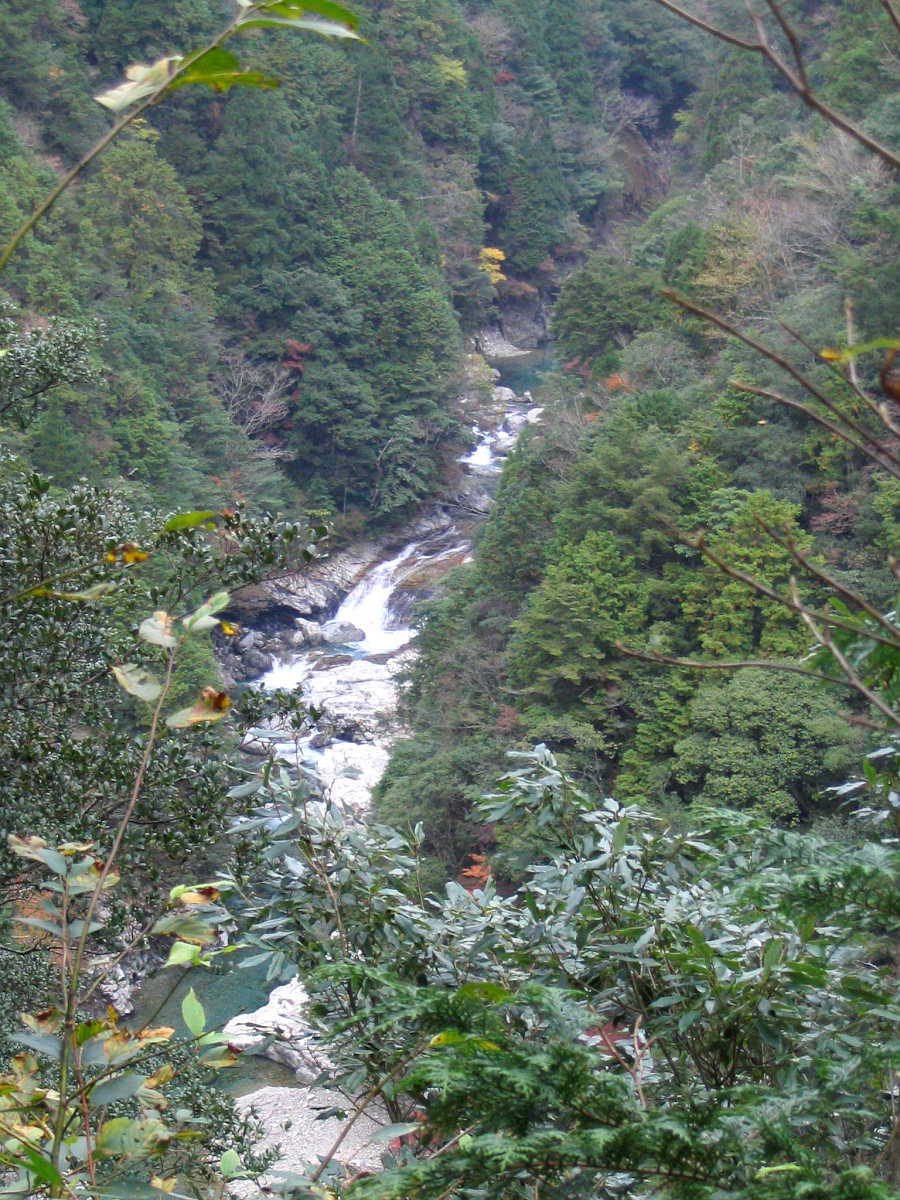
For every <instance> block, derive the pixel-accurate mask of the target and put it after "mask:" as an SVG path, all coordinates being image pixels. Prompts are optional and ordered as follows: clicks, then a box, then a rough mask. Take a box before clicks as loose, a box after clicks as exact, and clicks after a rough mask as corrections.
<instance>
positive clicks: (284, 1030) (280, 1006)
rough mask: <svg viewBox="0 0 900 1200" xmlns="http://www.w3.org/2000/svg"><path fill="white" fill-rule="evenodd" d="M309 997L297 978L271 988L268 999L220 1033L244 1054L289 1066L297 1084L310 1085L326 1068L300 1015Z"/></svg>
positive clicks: (327, 1064)
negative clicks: (261, 1056) (260, 1006)
mask: <svg viewBox="0 0 900 1200" xmlns="http://www.w3.org/2000/svg"><path fill="white" fill-rule="evenodd" d="M308 1002H309V997H308V996H307V994H306V989H305V988H304V986H303V984H302V983H301V982H300V980H299V979H292V980H291V981H290V983H285V984H282V985H281V987H277V988H275V989H274V990H273V991H272V992H271V993H270V995H269V999H268V1000H267V1001H266V1003H265V1004H264V1005H263V1006H262V1008H258V1009H256V1011H255V1012H252V1013H244V1014H243V1015H241V1016H239V1017H232V1018H231V1020H230V1021H229V1022H228V1023H227V1024H226V1025H225V1028H224V1030H223V1033H224V1034H225V1036H226V1037H227V1038H228V1042H229V1044H230V1045H231V1046H233V1047H234V1048H235V1049H238V1050H240V1051H242V1052H243V1053H244V1054H261V1055H263V1056H264V1057H265V1058H268V1059H271V1061H272V1062H277V1063H281V1064H282V1065H283V1066H286V1067H290V1068H291V1070H292V1071H293V1072H294V1074H295V1075H296V1076H297V1079H298V1080H299V1082H301V1083H307V1084H308V1083H312V1081H313V1080H314V1079H317V1078H318V1077H319V1075H321V1073H322V1071H323V1070H326V1069H327V1068H328V1066H329V1063H328V1060H327V1059H326V1058H325V1057H324V1056H323V1055H322V1054H321V1053H320V1052H317V1050H316V1049H315V1044H314V1037H313V1034H312V1031H311V1030H310V1027H309V1026H308V1025H307V1023H306V1020H305V1017H304V1014H305V1012H306V1006H307V1004H308Z"/></svg>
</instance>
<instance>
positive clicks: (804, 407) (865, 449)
mask: <svg viewBox="0 0 900 1200" xmlns="http://www.w3.org/2000/svg"><path fill="white" fill-rule="evenodd" d="M729 383H730V384H731V386H732V387H733V388H734V389H735V390H736V391H738V392H746V393H748V394H749V395H751V396H759V397H760V398H761V399H763V400H773V401H774V402H775V403H776V404H780V405H782V406H783V407H784V408H790V409H793V410H794V411H795V412H799V413H803V415H804V416H805V417H808V418H809V419H810V420H811V421H815V422H816V424H817V425H821V426H822V428H823V429H827V430H828V431H829V432H830V433H832V434H834V436H835V437H836V438H839V439H840V440H841V441H842V442H846V444H847V445H848V446H852V448H853V449H854V450H858V451H859V453H860V454H865V455H866V456H867V457H869V458H872V459H875V458H876V452H875V451H874V450H873V449H872V447H871V446H864V445H863V444H862V442H858V441H857V440H856V438H853V437H851V436H850V434H849V433H847V432H846V431H845V430H843V429H841V427H840V425H838V424H836V422H834V421H829V419H828V418H827V417H823V416H822V415H821V413H817V412H816V410H815V409H814V408H810V407H809V405H808V404H804V403H803V402H802V400H792V399H791V398H790V396H783V395H782V394H781V393H780V392H772V391H770V390H769V389H768V388H762V387H756V386H755V385H754V384H752V383H743V382H742V381H741V380H740V379H731V380H729ZM877 461H878V466H880V467H882V468H883V469H884V470H885V471H888V472H889V473H890V474H891V475H894V476H896V477H897V478H900V467H898V466H895V465H894V464H893V463H892V462H890V460H884V461H882V460H881V459H880V458H879V459H878V460H877Z"/></svg>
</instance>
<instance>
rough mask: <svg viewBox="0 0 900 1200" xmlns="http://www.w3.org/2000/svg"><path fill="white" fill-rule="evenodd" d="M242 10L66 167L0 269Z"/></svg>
mask: <svg viewBox="0 0 900 1200" xmlns="http://www.w3.org/2000/svg"><path fill="white" fill-rule="evenodd" d="M246 14H247V10H246V9H244V8H242V9H241V10H240V11H239V12H238V14H237V16H236V17H235V18H234V20H233V21H231V22H230V23H229V24H228V25H227V26H226V27H225V29H223V30H222V32H221V33H220V34H219V35H218V36H217V37H215V38H213V40H212V41H211V42H210V43H209V44H208V45H206V46H204V47H203V48H202V49H200V50H195V51H194V52H193V54H187V55H185V57H184V58H182V60H181V62H179V63H178V65H177V66H176V67H175V69H174V70H173V71H172V74H171V75H169V76H168V77H167V78H166V80H165V81H164V82H163V83H161V84H160V86H159V87H158V88H157V89H156V91H154V92H151V93H150V95H149V96H147V98H146V99H145V100H142V101H141V102H140V103H139V104H138V105H137V106H136V107H135V108H133V109H132V110H131V112H130V113H127V114H126V115H125V116H124V117H120V119H119V120H118V121H116V123H115V125H113V126H112V128H111V129H108V130H107V131H106V133H105V134H104V135H103V137H102V138H100V140H99V141H98V142H96V143H95V145H93V146H92V147H91V148H90V150H88V152H87V154H85V156H84V157H83V158H82V159H80V160H79V161H78V162H77V163H76V164H75V166H74V167H72V169H71V170H70V171H67V172H66V173H65V175H63V177H62V179H61V180H60V181H59V183H58V184H57V185H56V187H55V188H53V189H52V191H50V192H48V193H47V195H46V196H45V197H44V199H43V200H42V201H41V203H40V204H39V205H38V206H37V208H36V209H35V210H34V212H33V213H32V214H31V216H30V217H29V218H28V219H27V220H26V221H25V222H24V223H23V224H22V225H21V226H20V227H19V229H17V230H16V232H15V233H14V234H13V236H12V237H11V238H10V240H9V241H8V242H7V243H6V245H5V246H4V247H3V250H2V251H0V271H2V270H3V268H4V267H5V266H6V264H7V263H8V262H9V260H10V258H11V257H12V255H13V253H14V252H15V250H16V247H17V246H18V245H19V243H20V242H21V241H22V239H23V238H24V237H25V236H26V234H28V233H29V232H30V231H31V230H32V229H33V228H34V227H35V225H36V224H37V223H38V221H40V220H41V218H42V217H45V216H46V215H47V213H48V212H49V211H50V209H51V208H52V207H53V205H54V204H55V203H56V201H57V200H58V199H59V198H60V196H61V195H62V194H63V192H65V191H66V189H67V188H69V187H71V185H72V184H73V183H74V182H75V180H76V179H77V178H78V177H79V175H81V174H82V172H83V171H85V170H86V169H87V167H89V166H90V164H91V163H92V162H93V161H94V159H95V158H97V156H98V155H99V154H102V153H103V151H104V150H105V149H106V147H107V146H108V145H109V144H110V142H112V141H114V140H115V138H117V137H118V136H119V134H120V133H122V132H123V131H124V130H125V129H127V128H128V126H129V125H131V124H132V122H133V121H135V120H137V118H138V117H139V116H141V114H142V113H145V112H146V111H147V109H148V108H152V107H153V105H154V104H158V103H159V101H160V100H162V98H163V97H164V96H165V95H166V93H167V92H169V91H170V90H171V87H172V84H173V83H174V82H175V80H177V79H178V78H180V77H181V76H182V75H184V74H185V73H186V72H187V71H188V70H189V69H190V68H191V67H192V66H193V65H194V63H196V62H197V60H198V59H200V58H202V57H203V55H204V54H207V53H208V52H209V51H210V50H215V49H216V48H217V47H219V46H221V45H223V44H224V43H225V42H227V41H228V39H229V38H230V37H231V36H232V35H233V34H234V33H235V32H236V31H237V28H238V25H239V24H240V22H241V21H243V20H245V19H246Z"/></svg>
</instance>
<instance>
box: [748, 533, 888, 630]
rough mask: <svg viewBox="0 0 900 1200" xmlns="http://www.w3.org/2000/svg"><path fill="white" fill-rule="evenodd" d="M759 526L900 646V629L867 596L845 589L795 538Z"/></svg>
mask: <svg viewBox="0 0 900 1200" xmlns="http://www.w3.org/2000/svg"><path fill="white" fill-rule="evenodd" d="M757 524H758V525H759V527H760V529H762V530H763V532H764V533H765V535H766V536H767V537H770V538H771V539H772V541H773V542H775V543H776V544H777V545H779V546H781V547H782V548H783V549H784V550H787V552H788V554H790V556H791V558H792V559H793V560H794V562H796V563H797V564H798V565H799V566H801V567H803V569H804V571H808V572H809V574H810V575H814V576H815V577H816V579H819V580H821V582H822V583H825V584H827V585H828V586H829V587H830V588H833V589H834V591H835V592H837V594H838V595H839V596H842V597H843V598H844V599H845V600H846V601H847V602H848V603H850V604H855V605H856V606H857V607H858V608H861V609H862V610H863V612H864V613H866V614H867V615H868V616H870V617H871V618H872V620H873V621H875V622H876V624H878V625H880V626H881V627H882V628H883V629H884V630H885V631H886V632H887V633H888V634H889V635H890V637H891V638H893V640H894V642H895V643H897V644H900V628H898V626H897V625H896V624H895V623H894V622H893V621H891V620H889V619H888V617H886V616H885V615H884V614H883V613H880V612H879V611H878V609H877V608H876V607H875V606H874V605H873V604H870V603H869V601H868V600H867V599H866V598H865V596H860V595H859V594H858V593H857V592H854V591H851V590H850V588H847V587H844V585H843V584H842V583H841V582H840V581H839V580H837V579H835V578H834V576H833V575H829V573H828V572H827V571H826V570H825V569H824V567H820V566H817V564H816V563H814V562H813V561H812V559H811V558H810V557H809V556H808V555H807V554H804V553H803V551H802V550H800V549H799V547H798V546H797V543H796V542H795V541H794V540H793V538H791V537H782V536H781V534H779V533H778V531H777V530H775V529H773V528H772V527H771V526H770V525H767V524H766V523H765V522H764V521H759V520H757ZM860 633H865V634H868V630H860Z"/></svg>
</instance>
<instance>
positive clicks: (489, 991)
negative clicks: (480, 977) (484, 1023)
mask: <svg viewBox="0 0 900 1200" xmlns="http://www.w3.org/2000/svg"><path fill="white" fill-rule="evenodd" d="M511 995H512V993H511V992H508V991H507V990H506V988H505V987H501V986H500V984H499V983H490V982H478V981H474V982H472V983H464V984H463V985H462V987H459V988H457V989H456V996H455V997H454V998H458V999H466V1000H484V1001H485V1002H486V1003H488V1004H502V1003H503V1002H504V1001H505V1000H509V998H510V996H511Z"/></svg>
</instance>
